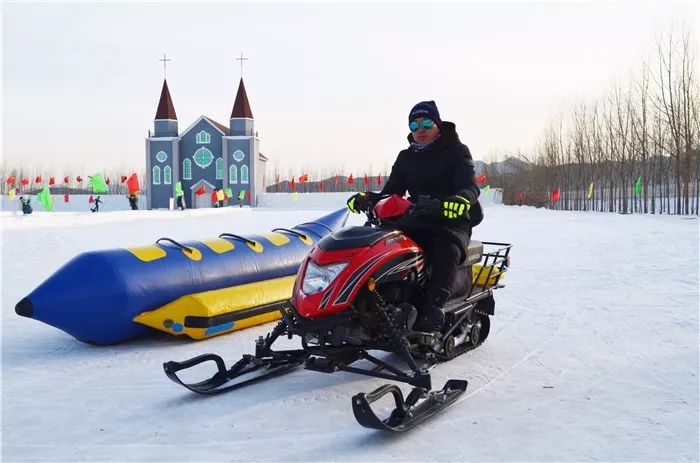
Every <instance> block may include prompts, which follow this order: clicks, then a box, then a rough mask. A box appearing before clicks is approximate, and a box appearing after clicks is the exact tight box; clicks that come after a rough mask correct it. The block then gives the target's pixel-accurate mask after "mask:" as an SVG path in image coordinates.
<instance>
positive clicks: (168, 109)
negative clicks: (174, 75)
mask: <svg viewBox="0 0 700 463" xmlns="http://www.w3.org/2000/svg"><path fill="white" fill-rule="evenodd" d="M156 119H172V120H177V115H176V114H175V106H173V100H172V98H170V90H168V81H167V80H165V79H163V90H161V92H160V101H159V102H158V110H157V111H156Z"/></svg>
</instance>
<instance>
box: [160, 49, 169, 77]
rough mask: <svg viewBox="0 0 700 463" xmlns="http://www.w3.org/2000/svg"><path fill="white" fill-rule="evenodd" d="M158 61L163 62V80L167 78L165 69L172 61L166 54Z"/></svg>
mask: <svg viewBox="0 0 700 463" xmlns="http://www.w3.org/2000/svg"><path fill="white" fill-rule="evenodd" d="M158 61H162V62H163V79H165V78H166V69H165V67H166V66H167V65H168V61H172V60H171V59H168V57H167V56H165V53H163V58H158Z"/></svg>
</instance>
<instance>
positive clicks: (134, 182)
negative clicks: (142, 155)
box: [126, 172, 204, 194]
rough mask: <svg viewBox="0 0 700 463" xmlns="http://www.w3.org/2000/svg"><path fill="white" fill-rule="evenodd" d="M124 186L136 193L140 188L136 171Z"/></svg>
mask: <svg viewBox="0 0 700 463" xmlns="http://www.w3.org/2000/svg"><path fill="white" fill-rule="evenodd" d="M126 187H127V188H128V189H129V194H136V193H138V192H139V190H141V186H140V185H139V176H138V175H136V172H134V173H133V174H131V177H129V178H128V179H127V181H126ZM202 194H204V193H202Z"/></svg>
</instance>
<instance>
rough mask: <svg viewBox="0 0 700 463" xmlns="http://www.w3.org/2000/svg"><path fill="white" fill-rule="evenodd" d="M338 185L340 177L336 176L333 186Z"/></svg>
mask: <svg viewBox="0 0 700 463" xmlns="http://www.w3.org/2000/svg"><path fill="white" fill-rule="evenodd" d="M337 184H338V176H337V175H336V176H335V177H333V185H337Z"/></svg>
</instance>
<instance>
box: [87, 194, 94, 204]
mask: <svg viewBox="0 0 700 463" xmlns="http://www.w3.org/2000/svg"><path fill="white" fill-rule="evenodd" d="M94 202H95V198H93V197H92V195H90V197H89V198H88V204H92V203H94Z"/></svg>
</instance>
